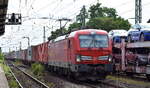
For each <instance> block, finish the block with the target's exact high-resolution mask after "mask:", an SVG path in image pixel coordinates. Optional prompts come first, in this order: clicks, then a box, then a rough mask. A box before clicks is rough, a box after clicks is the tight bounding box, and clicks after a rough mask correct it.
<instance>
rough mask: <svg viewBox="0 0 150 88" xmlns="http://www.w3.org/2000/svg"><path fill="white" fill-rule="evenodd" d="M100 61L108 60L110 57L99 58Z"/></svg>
mask: <svg viewBox="0 0 150 88" xmlns="http://www.w3.org/2000/svg"><path fill="white" fill-rule="evenodd" d="M98 59H99V60H108V59H109V56H99V57H98Z"/></svg>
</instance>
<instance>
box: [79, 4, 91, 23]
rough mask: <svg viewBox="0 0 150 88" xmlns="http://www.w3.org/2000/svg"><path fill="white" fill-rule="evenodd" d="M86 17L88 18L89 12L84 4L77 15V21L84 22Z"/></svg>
mask: <svg viewBox="0 0 150 88" xmlns="http://www.w3.org/2000/svg"><path fill="white" fill-rule="evenodd" d="M85 18H88V12H87V10H86V8H85V6H83V7H82V9H81V10H80V13H79V14H78V15H77V16H76V21H77V22H79V23H83V22H84V21H85Z"/></svg>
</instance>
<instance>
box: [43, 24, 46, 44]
mask: <svg viewBox="0 0 150 88" xmlns="http://www.w3.org/2000/svg"><path fill="white" fill-rule="evenodd" d="M45 38H46V36H45V26H44V27H43V42H45Z"/></svg>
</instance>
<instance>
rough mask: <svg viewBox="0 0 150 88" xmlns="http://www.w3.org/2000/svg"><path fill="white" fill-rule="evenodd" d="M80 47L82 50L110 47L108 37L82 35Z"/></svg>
mask: <svg viewBox="0 0 150 88" xmlns="http://www.w3.org/2000/svg"><path fill="white" fill-rule="evenodd" d="M79 40H80V47H81V48H104V47H108V36H107V35H100V34H94V35H80V36H79Z"/></svg>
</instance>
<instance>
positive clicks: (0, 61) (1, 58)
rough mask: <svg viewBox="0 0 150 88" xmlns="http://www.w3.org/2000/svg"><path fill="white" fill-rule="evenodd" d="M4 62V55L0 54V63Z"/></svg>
mask: <svg viewBox="0 0 150 88" xmlns="http://www.w3.org/2000/svg"><path fill="white" fill-rule="evenodd" d="M3 62H4V55H3V54H2V53H0V63H3Z"/></svg>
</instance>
